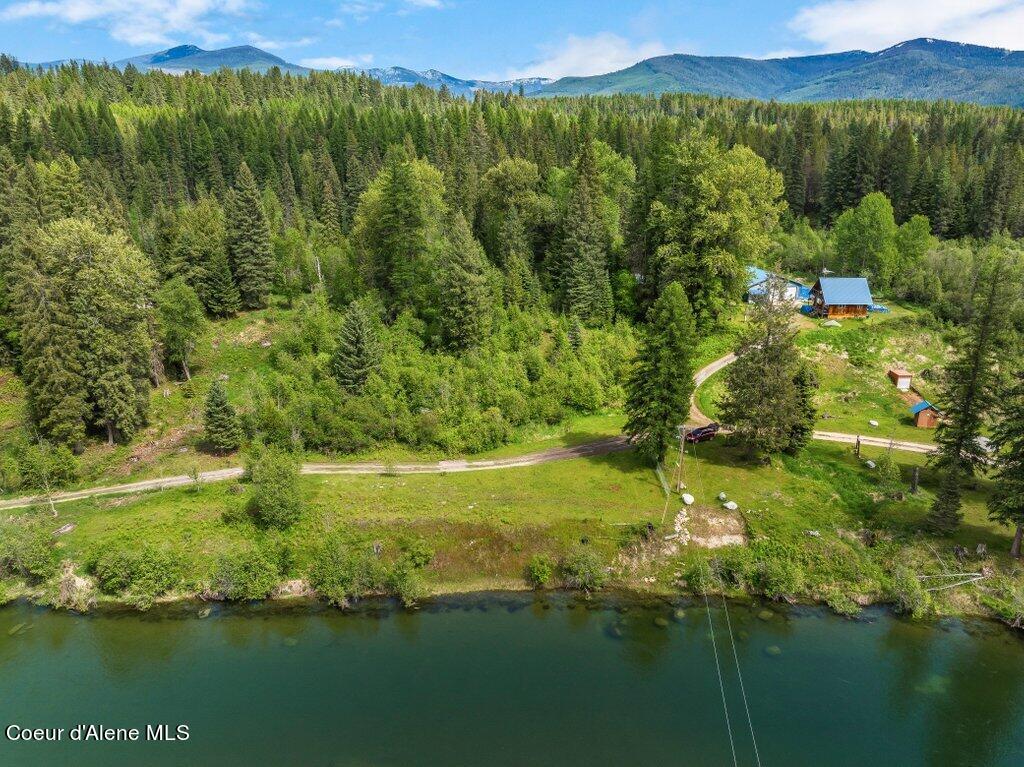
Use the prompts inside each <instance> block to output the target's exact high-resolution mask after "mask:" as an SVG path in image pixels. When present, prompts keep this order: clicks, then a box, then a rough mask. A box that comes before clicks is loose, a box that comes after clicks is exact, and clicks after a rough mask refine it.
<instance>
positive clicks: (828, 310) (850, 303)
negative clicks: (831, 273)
mask: <svg viewBox="0 0 1024 767" xmlns="http://www.w3.org/2000/svg"><path fill="white" fill-rule="evenodd" d="M874 303H875V301H874V299H873V298H872V297H871V288H870V287H869V286H868V281H867V279H865V278H864V277H821V278H819V279H818V281H817V282H816V283H814V287H813V288H811V309H812V313H813V314H814V315H815V316H817V317H828V318H829V319H833V320H834V319H843V318H847V317H867V316H868V310H869V309H870V308H871V306H872V305H873V304H874Z"/></svg>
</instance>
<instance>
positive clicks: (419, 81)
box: [26, 45, 554, 97]
mask: <svg viewBox="0 0 1024 767" xmlns="http://www.w3.org/2000/svg"><path fill="white" fill-rule="evenodd" d="M71 61H72V60H71V59H61V60H59V61H47V62H43V63H40V64H27V65H26V66H29V67H36V66H40V67H43V68H44V69H49V68H52V67H58V66H61V65H62V64H69V63H71ZM77 61H79V62H81V60H77ZM129 64H131V65H132V66H134V67H135V68H136V69H138V70H141V71H147V70H150V69H159V70H161V71H164V72H169V73H171V74H182V73H185V72H192V71H198V72H203V73H205V74H209V73H211V72H216V71H217V70H218V69H222V68H225V67H226V68H228V69H249V70H252V71H254V72H266V71H267V70H269V69H272V68H273V67H278V68H279V69H280V70H281V71H282V72H291V73H292V74H298V75H304V74H308V73H309V72H311V71H312V70H311V69H309V68H308V67H304V66H300V65H298V64H292V63H290V62H288V61H285V60H284V59H282V58H281V57H280V56H275V55H274V54H272V53H267V52H266V51H263V50H260V49H259V48H256V47H254V46H252V45H239V46H235V47H232V48H221V49H219V50H214V51H207V50H203V49H202V48H200V47H198V46H196V45H179V46H176V47H174V48H168V49H167V50H165V51H157V52H156V53H145V54H142V55H141V56H132V57H131V58H127V59H119V60H117V61H114V62H113V65H114V66H115V67H118V68H121V69H123V68H125V67H126V66H128V65H129ZM345 69H346V70H347V71H351V72H362V73H364V74H366V75H369V76H370V77H373V78H375V79H377V80H380V81H381V82H382V83H384V84H385V85H399V86H405V87H412V86H414V85H426V86H427V87H429V88H435V89H438V90H440V88H441V87H442V86H447V88H448V90H449V91H451V92H452V93H453V94H455V95H456V96H469V97H472V95H473V92H474V91H477V90H485V91H495V92H499V93H502V92H509V91H518V90H519V88H520V86H522V88H523V92H524V93H534V92H536V91H538V90H540V89H541V88H543V87H544V86H546V85H549V84H551V83H552V82H554V81H553V80H550V79H547V78H544V77H527V78H522V79H518V80H501V81H493V80H463V79H461V78H458V77H452V76H451V75H447V74H445V73H444V72H439V71H437V70H436V69H428V70H426V71H425V72H416V71H414V70H412V69H406V68H404V67H386V68H380V67H379V68H368V69H361V68H357V67H346V68H345Z"/></svg>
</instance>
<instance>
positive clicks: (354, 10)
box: [338, 0, 384, 21]
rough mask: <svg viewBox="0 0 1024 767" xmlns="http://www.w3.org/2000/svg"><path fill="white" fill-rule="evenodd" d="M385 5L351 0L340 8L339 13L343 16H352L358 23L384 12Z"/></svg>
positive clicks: (364, 0) (372, 0)
mask: <svg viewBox="0 0 1024 767" xmlns="http://www.w3.org/2000/svg"><path fill="white" fill-rule="evenodd" d="M383 9H384V3H381V2H376V0H351V2H345V3H342V4H341V5H340V6H338V12H339V13H341V14H342V15H343V16H351V17H352V18H354V19H355V20H356V21H366V20H367V19H368V18H370V16H372V15H373V14H375V13H377V12H379V11H382V10H383Z"/></svg>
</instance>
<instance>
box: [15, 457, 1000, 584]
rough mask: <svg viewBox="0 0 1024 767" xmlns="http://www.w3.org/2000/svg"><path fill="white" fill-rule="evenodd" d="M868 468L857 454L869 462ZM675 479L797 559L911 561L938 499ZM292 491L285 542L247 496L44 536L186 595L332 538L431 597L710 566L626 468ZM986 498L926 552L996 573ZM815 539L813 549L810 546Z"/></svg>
mask: <svg viewBox="0 0 1024 767" xmlns="http://www.w3.org/2000/svg"><path fill="white" fill-rule="evenodd" d="M880 453H881V451H871V450H867V451H865V457H868V456H871V457H875V458H877V457H878V455H880ZM899 461H900V463H901V466H902V469H903V473H904V476H905V478H906V480H907V482H908V483H909V476H910V471H911V469H912V467H913V466H914V465H921V464H922V463H923V457H921V456H916V455H908V454H900V455H899ZM669 468H670V471H671V470H672V467H669ZM683 478H684V481H685V483H686V486H687V490H688V492H691V493H692V494H693V495H695V496H696V500H697V503H696V504H695V506H694V507H691V509H690V510H689V511H690V516H691V521H692V523H695V524H699V523H700V521H701V519H702V518H703V517H705V516H706V517H708V518H717V517H721V516H722V515H723V514H726V512H723V511H722V510H721V503H720V502H719V501H718V500H717V496H718V494H719V493H720V492H725V493H726V494H727V495H728V497H729V498H730V499H732V500H735V501H736V502H737V503H738V504H739V510H738V512H737V514H738V520H739V522H740V523H741V525H742V527H743V528H744V529H745V530H746V533H747V535H749V536H752V537H753V538H754V539H760V540H767V541H774V542H776V543H778V544H779V545H784V546H795V547H798V548H800V549H801V550H804V549H807V548H808V547H812V548H813V547H817V546H822V545H835V546H842V547H843V548H844V549H848V550H850V551H854V552H855V553H856V555H857V556H865V557H867V556H869V552H867V550H866V549H865V548H864V547H863V546H862V545H859V544H855V543H851V542H850V537H851V535H852V531H857V530H861V529H871V530H877V531H879V533H880V534H881V535H883V536H886V537H889V538H895V539H898V540H900V541H902V542H903V544H904V545H906V546H908V547H911V548H913V547H914V546H916V545H918V544H917V543H916V541H917V540H918V539H917V536H916V534H915V530H916V529H917V528H918V527H919V525H920V523H921V521H922V519H923V517H924V515H925V514H926V513H927V509H928V506H929V504H930V501H931V499H932V497H933V496H932V490H933V489H934V488H933V483H934V477H933V476H932V474H931V472H930V471H929V470H928V469H924V471H923V473H922V492H921V493H920V494H919V495H918V496H916V497H911V496H908V498H907V499H906V500H902V501H894V500H885V499H884V498H883V497H882V496H881V494H880V493H879V492H878V487H877V481H876V477H875V476H874V472H872V471H871V470H869V469H868V468H866V466H865V465H864V463H863V462H862V461H861V460H858V459H857V458H856V457H855V456H854V455H853V454H852V452H851V451H850V449H849V448H848V447H845V446H838V445H827V444H815V445H813V446H812V447H811V448H809V449H808V450H807V452H806V453H805V454H804V455H803V456H801V457H799V458H783V459H777V460H776V461H774V462H773V463H772V464H771V465H766V466H760V465H751V464H747V463H744V462H743V461H742V460H741V459H740V458H739V456H738V455H736V454H735V452H734V451H733V450H732V448H730V447H728V445H727V444H725V443H724V442H722V441H716V442H714V443H709V444H704V445H701V446H699V447H698V449H697V453H696V454H695V455H694V454H688V455H687V457H686V459H685V462H684V475H683ZM302 483H303V492H304V496H305V500H306V512H305V513H304V516H303V518H302V520H301V521H300V523H298V524H297V525H296V526H294V527H293V528H291V529H290V530H288V531H287V532H284V533H276V532H265V531H262V530H259V529H257V528H256V527H255V526H253V525H252V524H251V523H250V522H247V521H244V520H243V521H238V519H239V518H240V517H241V516H244V515H239V514H232V513H231V511H232V510H237V509H240V508H241V507H242V506H243V505H244V503H245V499H246V497H247V494H248V492H249V490H248V489H247V487H246V486H244V485H231V484H229V483H220V484H215V485H207V486H203V487H200V488H198V489H193V488H183V489H176V490H171V491H164V492H158V493H151V494H145V495H139V496H130V497H121V498H97V499H90V500H87V501H81V502H77V503H73V504H67V505H64V506H61V507H60V510H59V514H60V517H59V519H58V520H56V521H55V522H54V523H53V524H54V526H55V527H56V526H57V523H60V524H66V523H72V524H74V525H75V529H74V530H73V531H72V532H70V533H69V534H67V535H65V536H62V537H61V538H60V539H59V540H60V543H59V546H60V548H61V556H62V557H64V558H68V559H71V560H72V561H76V562H84V561H87V560H88V559H89V555H90V552H92V551H96V550H99V549H101V548H103V547H104V546H106V545H108V544H112V543H113V544H116V543H118V542H120V543H121V544H123V545H138V544H141V543H150V544H157V545H167V546H172V547H173V548H175V549H176V550H179V551H181V552H182V553H183V554H184V555H185V556H186V558H187V559H188V561H189V562H190V567H189V572H190V579H191V580H190V582H191V584H192V585H193V586H195V587H198V586H199V585H201V584H202V583H203V582H204V580H206V579H208V578H209V577H210V574H211V572H212V569H213V567H214V565H215V563H216V560H217V557H218V556H219V555H220V554H221V553H223V552H226V551H228V550H230V549H232V548H233V547H238V546H241V545H243V544H246V543H247V542H256V543H258V544H267V543H268V542H273V543H275V544H276V545H283V546H285V547H286V548H287V550H288V552H289V556H288V559H289V562H290V572H289V573H288V576H289V577H295V578H302V577H304V576H305V574H306V571H307V569H308V566H309V562H310V556H311V553H312V552H313V551H314V550H315V549H316V547H317V546H318V545H319V543H320V542H321V541H322V540H323V539H324V537H325V536H326V535H330V534H339V535H342V536H344V537H346V538H347V539H350V540H352V541H356V542H363V543H367V542H372V541H379V542H381V543H382V545H383V547H384V551H385V552H387V551H396V550H398V549H401V548H402V547H403V546H405V545H406V544H408V542H409V541H411V540H420V539H422V540H424V541H427V542H428V543H429V545H430V547H431V549H432V550H433V551H434V552H435V556H434V558H433V561H432V562H431V564H430V565H429V567H428V568H427V569H426V571H425V576H426V581H427V584H428V587H429V589H430V590H432V591H450V590H469V589H476V588H520V587H523V586H524V585H525V583H524V580H523V572H524V567H525V565H526V563H527V562H528V561H529V559H530V557H531V556H533V555H534V554H538V553H544V554H548V555H550V556H551V557H552V558H554V559H556V560H557V559H558V558H559V557H561V556H563V555H564V554H565V553H566V552H567V551H568V550H569V549H570V548H571V547H572V546H574V545H576V544H578V543H579V542H581V541H586V542H587V545H589V546H590V547H592V548H593V550H595V551H597V552H599V553H600V556H601V557H602V559H604V560H605V561H607V562H610V563H614V565H615V567H616V577H617V579H618V581H619V582H620V583H621V584H623V585H627V586H631V587H637V588H646V589H650V588H656V589H665V590H670V589H672V588H673V587H674V581H675V579H676V576H677V575H678V573H679V572H680V571H681V570H685V568H686V567H687V566H688V564H691V563H693V562H696V561H703V559H706V557H707V556H708V552H707V550H705V549H701V548H698V547H696V546H685V547H682V548H681V549H680V550H679V551H677V552H674V553H672V552H666V551H663V550H662V546H663V545H664V542H663V538H664V536H665V535H667V534H668V533H670V532H671V531H672V521H673V518H674V517H675V515H676V513H677V512H678V511H679V510H680V509H681V508H682V504H681V503H680V501H679V500H678V498H677V497H673V498H672V499H671V500H669V502H668V503H666V499H665V496H664V494H663V492H662V488H661V485H660V483H659V481H658V480H657V478H656V476H655V474H654V472H653V471H652V470H651V469H650V468H648V467H647V466H644V465H642V464H640V463H639V462H638V460H637V459H636V457H635V456H634V455H632V454H629V453H624V454H622V453H620V454H614V455H610V456H605V457H600V458H581V459H574V460H569V461H560V462H554V463H549V464H543V465H539V466H532V467H523V468H515V469H508V470H503V471H492V472H474V473H456V474H437V475H412V476H378V475H352V476H329V477H306V478H303V480H302ZM987 489H988V488H987V485H986V483H984V482H981V483H979V485H978V488H977V489H976V490H973V491H970V492H968V494H967V496H966V498H965V523H964V525H963V527H962V528H961V531H960V533H959V534H958V535H957V536H955V537H954V538H951V539H948V540H942V539H930V540H931V545H933V546H936V547H937V548H938V549H941V550H943V551H948V550H949V549H950V547H951V546H952V545H953V543H954V542H956V543H962V544H963V545H965V546H968V547H969V548H971V549H973V548H974V547H975V546H976V545H977V544H978V543H985V544H987V545H988V547H989V549H990V550H991V551H992V552H993V555H994V556H995V557H996V558H997V559H998V558H1000V557H1001V556H1002V552H1005V551H1007V550H1008V547H1009V542H1010V538H1009V535H1010V531H1009V530H1007V529H1005V528H1001V527H999V526H996V525H994V524H993V523H991V522H990V521H989V520H988V519H987V516H986V510H985V503H984V501H985V496H986V493H987ZM27 513H36V514H38V513H41V512H27ZM647 523H650V524H651V525H653V526H654V528H655V530H656V534H655V535H654V536H653V538H651V539H649V540H647V539H646V538H645V536H644V534H643V533H644V529H645V527H646V525H647ZM811 530H813V531H817V532H818V533H820V537H810V536H809V535H808V532H807V531H811Z"/></svg>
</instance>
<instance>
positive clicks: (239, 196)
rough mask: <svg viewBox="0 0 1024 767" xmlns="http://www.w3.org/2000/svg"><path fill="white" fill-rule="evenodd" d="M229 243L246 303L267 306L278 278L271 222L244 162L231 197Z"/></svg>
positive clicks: (231, 262) (235, 274) (230, 254)
mask: <svg viewBox="0 0 1024 767" xmlns="http://www.w3.org/2000/svg"><path fill="white" fill-rule="evenodd" d="M227 246H228V263H229V264H230V266H231V272H232V274H233V275H234V277H235V283H236V284H237V285H238V293H239V296H240V297H241V301H242V306H244V307H245V308H246V309H259V308H261V307H263V306H266V305H267V299H268V297H269V296H270V289H271V286H272V285H273V281H274V255H273V252H272V251H271V248H270V226H269V225H268V224H267V217H266V214H265V213H264V212H263V201H262V199H261V198H260V192H259V188H258V187H257V186H256V179H255V178H254V177H253V175H252V171H250V170H249V166H248V165H246V164H245V163H244V162H243V163H242V164H241V166H240V167H239V169H238V175H237V177H236V178H235V187H234V190H233V192H232V194H231V197H230V198H229V204H228V216H227Z"/></svg>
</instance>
